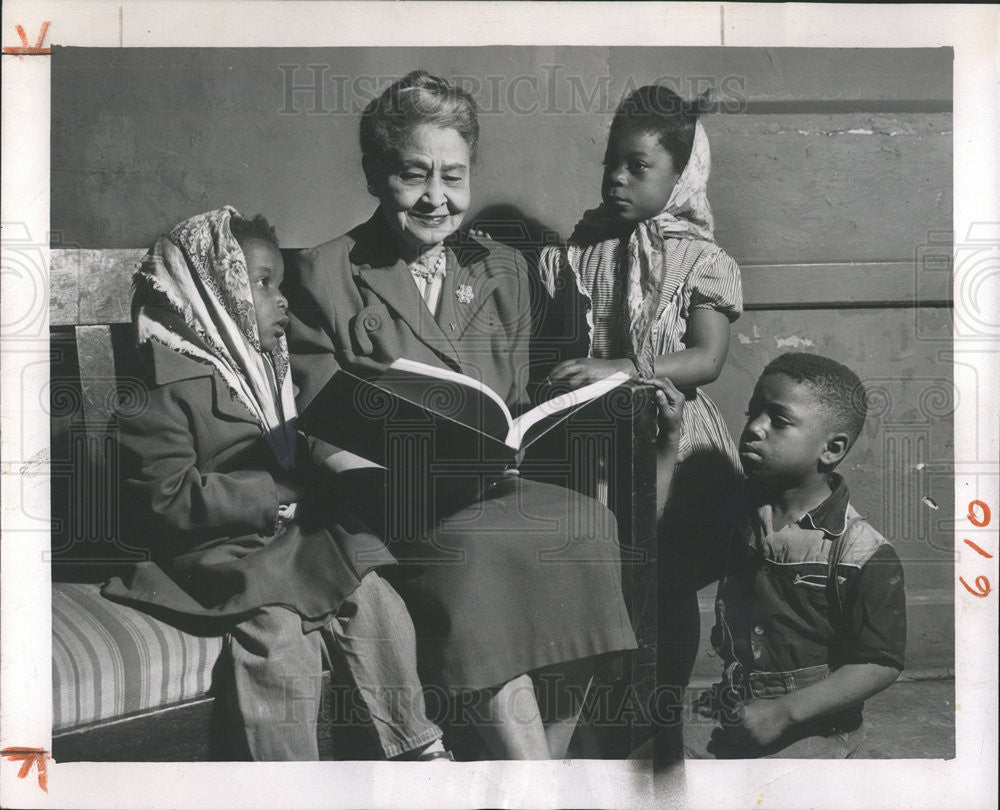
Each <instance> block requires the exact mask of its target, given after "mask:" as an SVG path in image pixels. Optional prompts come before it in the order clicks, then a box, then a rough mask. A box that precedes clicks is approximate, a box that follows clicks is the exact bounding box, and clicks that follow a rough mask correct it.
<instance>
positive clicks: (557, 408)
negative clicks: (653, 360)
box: [507, 371, 630, 450]
mask: <svg viewBox="0 0 1000 810" xmlns="http://www.w3.org/2000/svg"><path fill="white" fill-rule="evenodd" d="M629 379H630V375H628V374H626V373H625V372H624V371H616V372H615V373H614V374H612V375H611V376H610V377H605V378H604V379H603V380H598V381H597V382H595V383H591V384H590V385H585V386H583V387H582V388H577V389H576V390H575V391H567V392H566V393H565V394H560V395H559V396H557V397H553V398H552V399H549V400H546V401H545V402H543V403H542V404H541V405H536V406H535V407H534V408H532V409H531V410H530V411H526V412H525V413H522V414H521V415H520V416H519V417H517V419H515V420H514V424H513V425H511V428H510V432H509V433H508V434H507V446H508V447H512V448H514V449H515V450H518V449H520V448H521V443H522V442H523V440H524V437H525V436H526V435H527V433H528V431H529V430H531V428H532V427H533V426H534V425H536V424H538V423H539V422H541V421H542V420H543V419H545V418H547V417H549V416H554V415H555V414H558V413H560V412H561V411H567V410H569V409H570V408H573V407H574V406H577V405H579V406H583V405H586V404H587V403H588V402H591V401H593V400H595V399H597V398H598V397H602V396H604V395H605V394H606V393H608V391H611V390H613V389H615V388H617V387H618V386H619V385H623V384H624V383H626V382H628V381H629ZM566 416H569V414H566ZM535 438H538V437H537V436H536V437H535Z"/></svg>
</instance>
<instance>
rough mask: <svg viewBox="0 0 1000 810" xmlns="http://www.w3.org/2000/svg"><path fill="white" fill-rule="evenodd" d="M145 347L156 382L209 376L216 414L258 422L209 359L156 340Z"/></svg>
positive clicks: (158, 383)
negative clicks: (205, 359)
mask: <svg viewBox="0 0 1000 810" xmlns="http://www.w3.org/2000/svg"><path fill="white" fill-rule="evenodd" d="M143 351H144V352H148V354H147V355H146V361H147V362H148V363H149V364H150V366H151V369H152V375H153V382H154V383H155V384H157V385H165V384H167V383H172V382H180V381H181V380H191V379H195V378H198V377H210V378H211V380H212V410H213V411H215V413H216V414H217V415H220V416H225V417H228V418H229V419H237V420H239V421H241V422H249V423H251V424H253V425H256V424H258V423H257V417H256V416H254V415H253V414H252V413H250V411H248V410H247V408H246V406H245V405H244V404H243V403H242V402H240V401H239V400H238V399H236V397H234V396H233V395H232V394H231V393H230V391H229V387H228V386H227V385H226V382H225V380H223V379H222V377H220V376H219V374H218V373H216V371H215V369H214V368H213V367H212V366H211V365H209V364H208V363H205V362H202V361H200V360H196V359H194V358H193V357H188V356H187V355H185V354H181V353H180V352H178V351H174V350H173V349H170V348H167V347H166V346H164V345H163V344H162V343H160V342H158V341H156V340H151V341H150V342H149V343H147V344H145V346H144V347H143Z"/></svg>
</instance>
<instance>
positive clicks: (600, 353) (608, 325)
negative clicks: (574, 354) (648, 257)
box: [539, 238, 743, 493]
mask: <svg viewBox="0 0 1000 810" xmlns="http://www.w3.org/2000/svg"><path fill="white" fill-rule="evenodd" d="M623 242H624V240H623ZM663 244H664V250H663V257H664V262H663V267H664V272H663V274H662V277H661V278H660V279H659V282H658V283H652V282H649V281H648V280H645V279H644V280H642V283H641V284H642V290H641V293H642V301H641V307H642V311H641V312H638V311H637V312H632V311H631V310H632V307H631V306H630V304H629V293H630V291H629V290H628V289H627V286H628V283H627V278H626V276H627V273H626V270H625V267H624V262H623V261H621V260H620V259H617V258H616V257H619V256H624V255H625V254H626V251H625V250H624V244H622V245H616V244H615V242H614V240H605V241H603V242H598V243H596V244H593V245H589V246H586V247H581V246H578V245H573V244H570V245H569V246H568V249H567V252H564V251H563V250H562V249H560V248H558V247H548V248H546V249H545V251H544V252H543V254H542V256H541V260H540V266H539V269H540V272H541V276H542V281H543V283H544V285H545V287H546V288H547V289H548V290H549V291H550V294H553V295H557V294H561V295H563V296H565V295H566V294H570V295H572V294H573V292H574V291H575V297H576V298H577V302H575V303H576V304H582V309H583V317H584V319H585V321H586V327H585V328H586V331H587V333H589V338H590V339H589V352H588V356H589V357H595V358H601V359H614V358H621V357H634V358H635V359H636V360H637V363H638V365H639V367H640V369H641V368H644V367H646V368H651V366H652V360H653V359H654V358H655V357H657V356H659V355H663V354H669V353H671V352H676V351H680V350H682V349H684V348H686V345H685V342H684V340H685V336H686V333H687V320H688V317H689V316H690V313H691V312H692V311H693V310H695V309H714V310H717V311H719V312H722V313H723V314H724V315H726V317H727V318H729V320H730V321H735V320H736V319H737V318H738V317H739V316H740V313H741V312H742V309H743V291H742V284H741V280H740V269H739V267H738V265H737V264H736V262H735V261H734V260H733V259H732V258H731V257H730V256H729V255H728V254H727V253H726V252H725V251H723V250H722V249H721V248H720V247H719V246H718V245H716V244H715V243H713V242H708V241H704V240H700V239H687V238H666V239H664V243H663ZM574 266H575V267H576V268H577V272H575V273H574V272H573V269H572V268H573V267H574ZM567 274H569V275H570V276H572V277H573V278H572V280H569V279H567ZM563 308H568V309H570V310H574V311H579V310H580V309H581V307H580V306H574V305H573V304H572V303H571V304H569V305H568V306H567V304H566V302H565V301H564V302H563ZM699 453H709V454H711V453H714V454H719V453H721V454H722V455H724V456H725V458H726V460H727V461H728V462H729V464H730V465H731V466H732V469H733V470H734V471H735V472H736V473H737V474H740V475H741V474H742V466H741V464H740V460H739V455H738V453H737V450H736V446H735V443H734V442H733V438H732V436H731V435H730V433H729V429H728V428H727V426H726V423H725V420H724V419H723V418H722V414H721V413H720V412H719V409H718V408H717V407H716V405H715V403H714V402H712V400H711V399H710V398H709V397H708V396H707V395H706V394H705V393H704V392H702V391H701V390H697V391H694V392H689V394H688V401H687V403H686V404H685V407H684V419H683V422H682V428H681V438H680V448H679V454H678V460H679V462H683V461H685V460H686V459H688V458H690V457H691V456H693V455H695V454H699ZM679 474H680V473H679ZM679 483H680V482H678V485H677V486H675V493H676V492H677V491H678V490H679V488H680V486H679Z"/></svg>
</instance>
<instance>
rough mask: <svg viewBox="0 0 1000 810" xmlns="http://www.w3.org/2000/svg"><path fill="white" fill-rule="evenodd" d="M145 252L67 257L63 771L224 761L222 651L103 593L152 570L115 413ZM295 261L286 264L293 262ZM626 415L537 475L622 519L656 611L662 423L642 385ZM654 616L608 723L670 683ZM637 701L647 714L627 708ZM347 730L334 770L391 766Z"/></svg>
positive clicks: (60, 263)
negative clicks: (217, 671) (135, 543)
mask: <svg viewBox="0 0 1000 810" xmlns="http://www.w3.org/2000/svg"><path fill="white" fill-rule="evenodd" d="M144 253H145V251H144V250H80V249H53V251H52V261H51V273H50V289H51V296H50V315H51V328H52V332H51V345H52V355H51V370H52V374H51V387H50V396H49V399H50V406H51V409H52V410H51V424H52V430H51V437H52V470H53V475H52V513H53V516H54V523H53V545H52V563H53V580H54V582H55V584H54V586H53V658H54V666H53V691H54V704H55V705H54V709H55V712H54V717H55V722H54V726H55V727H54V733H53V755H54V756H55V758H56V759H57V760H61V761H67V760H104V761H129V760H131V761H136V760H165V761H174V760H177V761H183V760H203V759H207V758H210V757H211V756H213V755H217V752H215V751H214V749H213V745H212V735H211V728H210V725H211V723H210V719H211V704H212V698H211V697H210V696H209V695H208V694H207V688H208V686H209V684H210V682H211V669H212V666H213V664H214V662H215V659H216V658H217V656H218V654H219V650H220V649H221V639H220V638H218V637H198V636H192V635H189V634H186V633H182V632H181V631H180V630H178V629H175V628H172V627H169V626H167V625H165V624H163V623H161V622H158V621H157V620H156V619H154V618H151V617H149V616H147V615H145V614H143V613H140V612H139V611H135V610H132V609H130V608H127V607H122V606H119V605H116V604H113V603H110V602H108V601H107V600H104V599H103V598H102V597H101V596H100V595H99V592H98V586H99V584H100V583H101V582H103V581H104V580H105V579H106V578H107V577H108V576H110V575H113V574H114V573H115V572H116V571H118V570H121V568H122V567H123V566H127V565H129V564H131V563H134V562H135V561H137V560H141V559H142V558H143V556H142V554H141V552H139V551H137V550H135V549H130V548H128V547H127V546H125V545H124V544H123V543H122V542H121V539H120V535H119V526H118V522H117V521H118V514H119V498H120V494H119V490H118V475H119V462H118V456H117V450H116V443H115V441H114V431H115V429H116V421H115V419H116V418H115V416H114V413H113V411H114V409H115V408H124V409H128V408H141V407H143V404H144V398H145V388H144V384H143V382H142V380H143V373H142V368H141V363H140V361H139V358H138V354H137V352H136V351H135V349H134V346H133V343H132V332H131V325H130V300H131V285H130V280H131V276H132V274H133V272H134V271H135V268H136V266H137V264H138V263H139V261H140V260H141V258H142V256H143V255H144ZM293 253H294V251H286V260H287V259H288V258H290V257H291V255H292V254H293ZM289 267H290V268H291V267H292V263H291V262H289ZM615 408H616V409H617V412H615V413H611V414H608V413H600V412H593V411H590V412H588V414H589V415H588V414H584V415H583V417H584V418H583V420H582V421H581V422H579V423H576V424H575V426H574V427H573V428H572V429H570V430H569V431H567V432H566V434H565V436H564V437H563V438H562V439H560V441H561V442H563V444H561V445H560V446H559V447H557V448H556V450H555V454H556V457H557V459H561V460H562V461H563V462H567V464H564V465H563V467H562V468H559V467H558V465H556V467H553V466H552V464H550V463H547V462H545V461H537V462H535V463H533V464H529V465H527V466H528V469H527V470H526V474H532V475H536V476H537V477H541V478H549V479H550V480H561V482H562V483H567V484H569V485H570V486H572V487H573V488H575V489H578V490H580V491H582V492H585V493H587V494H590V495H593V496H595V497H598V498H599V499H600V500H602V501H603V502H605V503H607V504H608V505H610V506H611V507H612V509H613V510H614V511H615V513H616V514H617V515H618V517H619V525H620V536H621V541H622V546H623V563H624V564H623V577H624V586H625V592H626V597H627V601H628V602H629V604H630V608H633V609H636V610H637V609H638V605H641V604H646V605H649V604H655V576H653V575H652V574H651V568H650V566H649V565H648V564H647V561H648V560H649V559H651V557H650V551H651V548H652V544H653V543H654V540H655V515H654V499H655V478H654V475H653V470H654V469H655V458H654V453H655V443H654V442H653V431H654V425H655V411H654V407H653V404H652V401H651V398H650V395H649V391H648V390H646V389H643V388H641V387H636V388H634V389H631V390H630V391H628V392H627V396H626V397H625V398H624V399H623V398H622V397H619V398H618V399H617V400H616V405H615ZM609 416H610V418H609ZM622 416H625V417H629V418H621V417H622ZM549 458H550V460H551V458H552V457H551V456H550V457H549ZM647 614H648V615H647ZM633 615H634V614H633ZM643 615H644V618H643V619H642V620H641V622H642V623H641V624H640V626H638V627H636V631H637V635H638V636H639V638H640V649H639V651H638V652H637V653H635V654H632V655H629V656H627V657H626V658H625V659H624V663H623V664H622V665H621V666H619V667H618V668H617V669H615V668H612V669H610V670H609V671H608V672H605V673H603V677H604V683H603V687H604V693H603V695H602V705H603V706H604V708H605V710H607V706H608V705H611V706H617V709H613V710H615V711H620V712H621V713H622V714H623V716H628V717H632V718H635V717H637V716H638V717H640V718H641V716H642V715H641V709H642V707H643V706H644V705H645V701H646V697H647V696H648V695H649V694H650V693H651V691H652V689H653V686H654V685H655V637H656V628H655V611H646V612H644V614H643ZM335 681H336V679H333V680H332V681H331V680H328V683H327V691H326V703H325V708H326V709H329V708H330V707H331V706H335V705H336V704H337V700H338V699H339V698H338V697H337V696H335V695H333V694H332V689H333V684H334V682H335ZM608 690H610V691H611V692H612V699H611V700H610V702H609V701H608ZM615 700H617V704H616V703H615ZM629 701H631V702H632V703H633V704H634V705H631V706H626V705H624V703H625V702H629ZM637 709H638V710H639V711H640V714H638V715H637V714H636V710H637ZM601 722H602V723H603V722H604V719H602V721H601ZM583 728H584V729H585V730H586V733H587V734H588V735H589V736H588V740H589V741H588V743H587V745H588V755H591V756H595V755H596V756H627V754H628V752H629V751H631V750H634V748H635V747H636V746H637V745H638V744H639V743H641V742H642V741H643V740H644V739H646V738H647V737H648V734H649V726H648V723H645V722H643V721H642V720H641V719H640V720H633V721H631V722H627V723H624V724H620V723H605V724H604V725H602V727H601V728H597V727H588V726H587V722H586V719H585V720H584V722H583ZM341 731H344V729H342V728H339V729H337V730H335V731H334V732H331V730H330V726H329V724H327V725H325V726H324V725H321V734H322V735H323V736H321V748H322V751H323V755H324V756H325V757H328V758H331V757H342V758H357V757H359V756H371V757H376V756H377V750H376V746H375V743H374V741H373V740H372V739H371V738H370V737H366V736H365V735H364V734H361V735H359V734H357V733H355V734H351V733H349V732H347V733H345V735H341V733H340V732H341Z"/></svg>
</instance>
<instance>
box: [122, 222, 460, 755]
mask: <svg viewBox="0 0 1000 810" xmlns="http://www.w3.org/2000/svg"><path fill="white" fill-rule="evenodd" d="M283 274H284V264H283V261H282V256H281V252H280V251H279V250H278V243H277V239H276V238H275V235H274V230H273V228H271V227H270V226H269V225H268V224H267V222H266V220H264V219H263V218H262V217H256V218H254V219H253V220H246V219H244V218H243V217H241V216H240V215H239V214H238V213H237V212H236V210H235V209H233V208H230V207H228V206H227V207H225V208H222V209H219V210H216V211H210V212H208V213H206V214H202V215H200V216H197V217H193V218H191V219H189V220H186V221H185V222H182V223H180V224H179V225H177V226H176V227H175V228H174V229H173V230H172V231H170V233H169V235H167V236H163V237H161V238H160V239H159V240H158V241H157V243H156V245H155V246H154V247H153V248H152V250H150V252H149V253H148V254H147V255H146V257H145V259H144V260H143V262H142V265H141V267H140V269H139V271H138V272H137V273H136V274H135V277H134V278H133V287H134V297H133V301H132V319H133V324H134V327H135V334H136V341H137V343H138V345H139V348H140V351H141V353H142V354H143V359H144V361H145V362H146V364H147V367H148V370H149V373H150V377H151V380H150V388H149V392H148V393H149V401H148V404H147V405H146V407H145V408H144V409H142V410H141V412H140V413H138V414H137V415H135V416H131V417H129V418H124V417H122V418H120V432H119V443H120V448H121V452H122V457H123V459H122V460H123V468H124V470H125V472H124V475H123V485H124V490H125V495H126V497H125V502H126V503H129V504H131V506H132V507H133V509H134V511H135V512H136V515H135V517H136V518H137V520H136V522H135V525H134V526H133V531H132V534H133V537H132V542H133V543H141V544H142V545H143V546H145V547H146V548H147V549H148V550H149V556H150V561H149V562H145V563H141V564H139V565H137V566H135V568H134V569H133V570H132V571H131V572H130V573H129V574H127V575H126V576H125V577H124V578H115V579H113V580H111V581H110V582H109V583H108V584H107V585H106V586H105V588H104V594H105V596H107V597H109V598H111V599H115V600H117V601H121V602H124V603H126V604H130V605H133V606H135V607H138V608H141V609H144V610H146V611H148V612H150V613H152V614H154V615H156V616H158V617H160V618H163V619H164V620H166V621H173V622H175V623H180V624H181V625H182V626H184V627H186V628H191V627H194V628H198V627H200V628H202V631H203V632H209V631H211V629H215V630H216V631H225V632H227V637H226V644H225V645H224V649H223V656H224V657H223V659H222V664H223V666H221V667H220V666H217V667H216V670H215V673H214V680H215V683H214V684H213V691H215V693H216V695H217V699H216V704H215V705H216V707H217V710H218V712H219V714H218V715H217V723H218V724H220V725H221V727H222V728H223V729H224V730H225V732H226V737H227V739H226V743H227V744H226V746H225V749H226V754H227V755H228V756H230V757H235V758H252V759H258V760H310V759H313V760H314V759H317V758H318V746H317V735H316V721H317V713H318V709H319V698H320V685H321V682H322V680H321V678H322V657H323V655H324V653H329V652H330V649H331V648H332V647H333V646H336V647H337V648H339V652H341V653H342V654H343V657H344V659H345V660H346V663H347V665H348V667H349V669H350V670H351V674H352V676H353V678H354V681H355V682H356V685H357V687H358V689H359V691H360V693H361V696H362V698H363V700H364V702H365V708H366V709H367V711H368V714H369V715H370V718H371V721H372V723H373V724H374V726H375V730H376V731H377V733H378V736H379V741H380V743H381V746H382V749H383V750H384V752H385V755H386V756H387V757H399V756H407V757H409V758H416V759H431V758H435V757H447V756H450V755H448V754H447V752H445V751H444V748H443V746H442V745H441V742H440V738H441V730H440V729H439V728H438V727H437V726H436V725H435V724H433V723H432V722H430V721H429V720H428V719H427V717H426V711H425V707H424V699H423V695H422V690H421V685H420V682H419V680H418V678H417V672H416V647H415V637H414V631H413V625H412V623H411V621H410V617H409V614H408V613H407V611H406V607H405V605H404V604H403V602H402V600H401V599H400V597H399V596H398V595H397V594H396V592H395V591H394V590H393V589H392V588H391V587H390V586H389V585H388V584H387V583H386V582H385V581H384V580H383V579H382V578H381V577H380V576H379V574H378V572H377V570H376V569H377V568H378V567H379V566H382V565H389V564H392V563H394V562H395V560H394V559H393V557H392V555H391V554H389V552H388V551H387V550H386V549H385V547H384V545H383V544H382V542H381V540H380V539H379V538H378V537H376V536H375V535H374V534H372V533H371V531H369V529H368V528H367V526H365V525H364V524H363V523H362V522H361V521H360V520H359V519H357V518H356V517H354V516H353V515H352V513H351V510H350V509H349V508H348V506H347V504H348V503H349V502H350V499H351V497H352V496H353V490H352V489H351V488H350V486H349V484H348V483H347V481H346V480H344V478H334V479H328V480H327V481H325V482H322V481H320V477H321V476H322V475H324V474H325V473H322V472H320V471H319V470H318V469H317V468H316V467H315V466H314V465H313V464H312V463H311V462H310V461H309V453H308V450H307V448H305V447H303V444H304V439H303V438H302V437H300V436H299V435H298V434H297V432H296V428H295V422H296V412H295V399H294V391H293V386H292V380H291V375H290V374H289V367H288V348H287V345H286V343H285V336H284V331H285V329H286V328H287V326H288V314H287V312H286V309H287V302H286V300H285V298H284V296H283V295H282V294H281V292H280V290H279V286H280V284H281V282H282V278H283ZM217 727H219V726H218V725H217Z"/></svg>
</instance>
